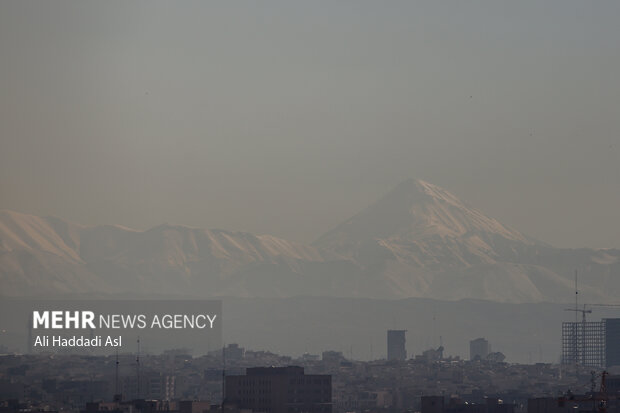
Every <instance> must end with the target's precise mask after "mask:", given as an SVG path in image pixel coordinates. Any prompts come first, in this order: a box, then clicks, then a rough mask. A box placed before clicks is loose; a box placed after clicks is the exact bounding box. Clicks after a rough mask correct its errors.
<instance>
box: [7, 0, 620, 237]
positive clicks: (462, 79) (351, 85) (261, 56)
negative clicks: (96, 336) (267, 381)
mask: <svg viewBox="0 0 620 413" xmlns="http://www.w3.org/2000/svg"><path fill="white" fill-rule="evenodd" d="M147 4H148V6H147ZM618 15H620V4H618V3H617V2H599V3H595V4H590V3H586V2H580V1H550V2H536V1H524V2H521V1H520V2H511V3H501V4H500V3H494V2H468V3H460V2H459V3H454V4H452V3H451V4H442V3H438V2H431V1H429V2H415V3H410V2H391V3H389V4H387V5H386V4H383V3H377V2H337V3H333V2H306V3H297V2H295V3H291V2H286V1H282V2H266V3H261V4H260V5H259V4H243V5H242V4H240V3H230V2H226V3H219V4H214V3H204V2H181V3H169V2H148V3H146V2H69V1H54V2H37V3H34V2H20V1H8V2H2V3H1V4H0V73H1V76H0V90H2V93H1V94H0V136H1V138H0V208H4V209H8V210H14V211H17V212H23V213H30V214H34V215H39V216H48V215H53V216H59V217H61V218H64V219H67V220H69V221H73V222H77V223H81V224H86V225H95V224H120V225H124V226H127V227H130V228H136V229H148V228H151V227H154V226H157V225H159V224H162V223H166V222H167V223H170V224H181V225H189V226H193V227H200V228H222V229H226V230H231V231H248V232H251V233H256V234H271V235H274V236H278V237H282V238H285V239H289V240H292V241H297V242H301V243H304V244H309V243H311V242H313V241H315V240H316V239H317V238H318V237H319V236H321V235H322V234H324V233H326V232H327V231H329V230H331V229H333V228H334V227H335V226H337V225H338V224H339V223H341V222H343V221H344V220H346V219H347V218H349V217H351V216H352V215H354V214H355V213H357V212H359V211H360V210H362V209H363V208H365V207H366V206H367V205H370V204H372V203H373V202H375V201H376V200H377V199H379V198H381V197H382V196H383V195H385V194H386V193H388V192H389V191H390V190H391V189H392V188H393V187H395V186H396V185H398V184H400V183H401V182H403V181H405V180H406V179H409V178H419V179H424V180H425V181H428V182H431V183H433V184H436V185H439V186H441V187H443V188H445V189H447V190H449V191H450V192H451V193H454V194H455V195H457V196H458V197H459V198H461V199H463V200H465V201H468V202H469V203H470V204H473V205H474V206H476V207H477V208H479V209H480V210H482V211H483V212H484V213H486V214H487V215H489V216H491V217H493V218H496V219H497V220H499V221H500V222H502V223H503V224H506V225H508V226H510V227H512V228H514V229H516V230H518V231H520V232H521V233H523V234H526V235H528V236H531V237H534V238H536V239H539V240H541V241H544V242H546V243H549V244H551V245H553V246H557V247H590V248H618V247H620V231H618V229H619V224H618V223H619V222H620V215H619V214H620V209H619V208H618V205H620V187H619V184H618V182H619V180H618V178H620V145H619V143H620V142H619V136H620V121H619V120H618V116H617V113H618V112H619V111H620V98H619V97H620V82H618V81H617V73H619V72H620V54H619V53H618V39H619V38H620V28H619V27H618V25H617V16H618Z"/></svg>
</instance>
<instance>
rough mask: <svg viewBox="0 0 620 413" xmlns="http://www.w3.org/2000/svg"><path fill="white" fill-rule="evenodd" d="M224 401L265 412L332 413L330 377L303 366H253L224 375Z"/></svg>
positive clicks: (241, 407)
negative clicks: (230, 374)
mask: <svg viewBox="0 0 620 413" xmlns="http://www.w3.org/2000/svg"><path fill="white" fill-rule="evenodd" d="M225 390H226V394H225V404H227V405H229V406H231V407H232V406H234V407H236V408H239V409H251V410H252V411H254V412H265V413H300V412H304V413H331V411H332V377H331V375H328V374H304V369H303V367H298V366H289V367H252V368H248V369H246V374H245V375H243V376H241V375H239V376H227V377H226V386H225Z"/></svg>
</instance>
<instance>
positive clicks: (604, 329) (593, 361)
mask: <svg viewBox="0 0 620 413" xmlns="http://www.w3.org/2000/svg"><path fill="white" fill-rule="evenodd" d="M562 363H564V364H578V365H581V366H587V367H599V368H609V367H612V366H620V318H606V319H603V320H601V321H581V322H564V323H562Z"/></svg>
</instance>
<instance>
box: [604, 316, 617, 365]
mask: <svg viewBox="0 0 620 413" xmlns="http://www.w3.org/2000/svg"><path fill="white" fill-rule="evenodd" d="M603 322H604V323H605V367H607V368H610V367H613V366H620V318H606V319H604V320H603Z"/></svg>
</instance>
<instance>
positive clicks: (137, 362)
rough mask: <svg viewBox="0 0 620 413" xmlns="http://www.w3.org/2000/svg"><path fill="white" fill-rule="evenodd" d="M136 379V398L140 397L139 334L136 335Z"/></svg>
mask: <svg viewBox="0 0 620 413" xmlns="http://www.w3.org/2000/svg"><path fill="white" fill-rule="evenodd" d="M136 379H137V384H138V395H137V396H138V397H137V398H138V399H139V398H140V336H138V354H137V355H136Z"/></svg>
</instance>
